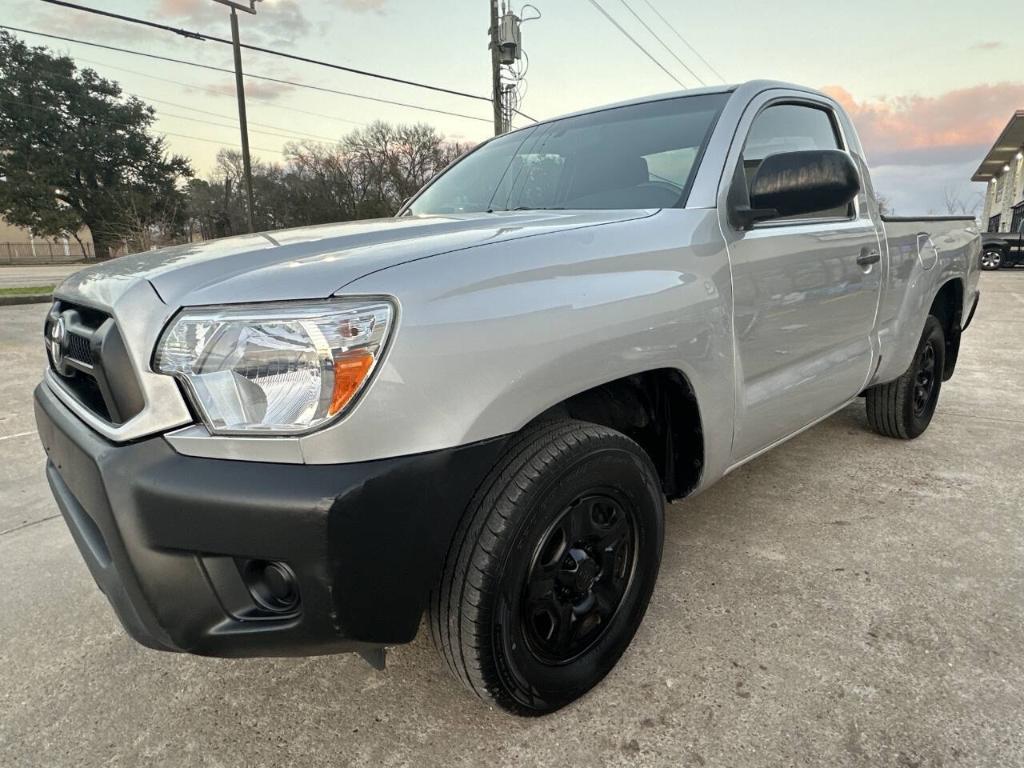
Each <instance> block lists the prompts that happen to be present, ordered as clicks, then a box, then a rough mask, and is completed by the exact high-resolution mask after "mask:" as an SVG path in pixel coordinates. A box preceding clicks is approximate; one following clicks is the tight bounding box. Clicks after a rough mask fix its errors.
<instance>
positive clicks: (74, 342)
mask: <svg viewBox="0 0 1024 768" xmlns="http://www.w3.org/2000/svg"><path fill="white" fill-rule="evenodd" d="M67 346H68V348H67V352H65V353H64V354H66V355H67V356H68V357H70V358H71V359H72V360H77V361H78V362H80V363H85V364H86V365H90V366H91V365H92V343H91V341H90V340H89V339H87V338H86V337H85V336H81V335H79V334H77V333H74V332H68V342H67Z"/></svg>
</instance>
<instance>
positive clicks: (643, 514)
mask: <svg viewBox="0 0 1024 768" xmlns="http://www.w3.org/2000/svg"><path fill="white" fill-rule="evenodd" d="M663 506H664V499H663V497H662V493H661V489H660V484H659V481H658V476H657V473H656V472H655V469H654V467H653V465H652V464H651V460H650V459H649V458H648V456H647V454H646V453H645V452H644V451H643V449H641V448H640V446H638V445H637V444H636V443H635V442H633V441H632V440H630V439H629V438H628V437H626V436H625V435H623V434H621V433H619V432H616V431H614V430H612V429H608V428H606V427H601V426H598V425H595V424H589V423H585V422H579V421H568V420H566V421H554V422H547V423H543V424H539V425H537V426H534V427H530V428H528V429H527V430H525V431H524V432H523V433H522V434H520V435H519V436H518V437H517V438H516V439H514V440H513V441H512V443H511V444H510V445H509V448H508V449H507V451H506V453H505V455H504V457H503V458H502V459H501V460H500V461H499V463H498V465H497V466H496V467H495V469H494V470H493V471H492V472H491V474H490V476H489V478H488V480H487V481H485V482H484V484H483V486H482V487H481V490H480V491H479V492H478V493H477V495H476V498H475V499H474V501H473V502H472V504H471V505H470V508H469V510H468V511H467V513H466V516H465V518H464V519H463V522H462V524H461V525H460V527H459V530H458V531H457V532H456V535H455V539H454V540H453V543H452V545H451V549H450V550H449V553H448V557H447V558H446V562H445V566H444V571H443V574H442V577H441V581H440V584H439V585H438V588H437V589H436V590H435V591H434V593H433V595H432V596H431V601H430V607H429V614H430V628H431V634H432V636H433V639H434V643H435V645H436V646H437V648H438V650H439V651H440V653H441V655H442V656H443V657H444V659H445V661H446V662H447V663H448V667H449V668H450V670H451V671H452V673H453V674H454V675H455V676H456V677H457V678H458V679H459V680H461V681H462V683H463V684H465V685H466V687H468V688H469V689H470V690H471V691H472V692H474V693H475V694H477V695H478V696H480V697H481V698H482V699H485V700H488V701H491V702H493V703H495V704H497V705H498V706H500V707H502V708H503V709H506V710H509V711H510V712H513V713H515V714H519V715H540V714H545V713H547V712H552V711H554V710H556V709H558V708H560V707H562V706H565V705H566V704H568V703H570V702H572V701H573V700H575V699H577V698H578V697H580V696H582V695H583V694H584V693H586V692H587V691H588V690H590V689H591V688H592V687H593V686H594V685H596V684H597V683H598V682H599V681H600V680H601V679H602V678H603V677H604V676H605V675H606V674H607V673H608V672H609V671H610V670H611V669H612V667H614V666H615V663H616V662H617V661H618V659H619V657H620V656H621V655H622V653H623V652H624V651H625V650H626V648H627V646H628V645H629V643H630V641H631V640H632V638H633V635H634V633H635V632H636V629H637V627H638V626H639V624H640V621H641V619H642V618H643V615H644V612H645V610H646V609H647V603H648V601H649V600H650V596H651V592H652V591H653V589H654V583H655V580H656V578H657V574H658V567H659V565H660V563H661V549H662V542H663V539H664V524H663Z"/></svg>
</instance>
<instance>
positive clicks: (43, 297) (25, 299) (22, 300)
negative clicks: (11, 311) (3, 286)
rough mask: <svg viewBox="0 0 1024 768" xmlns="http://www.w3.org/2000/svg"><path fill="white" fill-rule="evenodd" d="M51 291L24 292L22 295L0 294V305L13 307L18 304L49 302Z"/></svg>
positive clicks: (51, 299)
mask: <svg viewBox="0 0 1024 768" xmlns="http://www.w3.org/2000/svg"><path fill="white" fill-rule="evenodd" d="M51 301H53V294H52V293H26V294H24V295H22V296H0V307H14V306H17V305H19V304H49V303H50V302H51Z"/></svg>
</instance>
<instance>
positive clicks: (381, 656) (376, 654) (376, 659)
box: [357, 648, 387, 671]
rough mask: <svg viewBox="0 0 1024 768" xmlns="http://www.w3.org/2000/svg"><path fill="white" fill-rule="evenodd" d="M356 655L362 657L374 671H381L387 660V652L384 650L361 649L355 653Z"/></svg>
mask: <svg viewBox="0 0 1024 768" xmlns="http://www.w3.org/2000/svg"><path fill="white" fill-rule="evenodd" d="M357 653H358V654H359V655H360V656H362V657H363V660H364V661H365V662H366V663H367V664H369V665H370V666H371V667H373V668H374V669H376V670H380V671H383V670H384V666H385V662H386V660H387V650H386V649H385V648H363V649H362V650H359V651H357Z"/></svg>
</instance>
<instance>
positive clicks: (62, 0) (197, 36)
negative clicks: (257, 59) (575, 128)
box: [42, 0, 490, 102]
mask: <svg viewBox="0 0 1024 768" xmlns="http://www.w3.org/2000/svg"><path fill="white" fill-rule="evenodd" d="M42 1H43V2H44V3H49V4H50V5H59V6H61V7H63V8H71V9H73V10H76V11H85V12H86V13H93V14H96V15H99V16H106V17H107V18H111V19H117V20H118V21H124V22H128V23H131V24H141V25H142V26H145V27H150V28H152V29H158V30H161V31H163V32H173V33H174V34H176V35H181V36H182V37H187V38H189V39H192V40H200V41H204V40H210V41H212V42H215V43H223V44H225V45H231V44H232V43H231V41H230V40H227V39H225V38H223V37H217V36H216V35H207V34H205V33H203V32H195V31H192V30H188V29H181V28H178V27H171V26H169V25H167V24H160V23H158V22H155V21H148V20H146V19H140V18H137V17H135V16H125V15H124V14H120V13H113V12H111V11H102V10H100V9H98V8H89V7H87V6H84V5H78V4H77V3H70V2H66V0H42ZM241 47H242V48H245V49H247V50H250V51H257V52H258V53H266V54H269V55H271V56H280V57H281V58H285V59H292V60H293V61H301V62H303V63H305V64H316V65H317V66H320V67H330V68H331V69H337V70H341V71H342V72H349V73H351V74H353V75H361V76H363V77H372V78H376V79H377V80H387V81H388V82H392V83H398V84H400V85H408V86H412V87H414V88H423V89H425V90H428V91H435V92H437V93H446V94H449V95H450V96H461V97H463V98H466V99H476V100H478V101H487V102H489V101H490V99H489V98H488V97H486V96H478V95H477V94H474V93H466V92H465V91H457V90H455V89H453V88H444V87H441V86H438V85H429V84H427V83H420V82H417V81H415V80H406V79H404V78H401V77H393V76H391V75H382V74H380V73H379V72H370V71H368V70H365V69H356V68H354V67H345V66H342V65H341V64H334V63H332V62H329V61H320V60H318V59H310V58H308V57H306V56H298V55H296V54H293V53H286V52H284V51H275V50H273V49H272V48H263V47H261V46H258V45H247V44H245V43H242V44H241Z"/></svg>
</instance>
